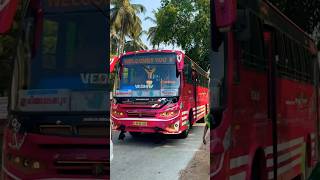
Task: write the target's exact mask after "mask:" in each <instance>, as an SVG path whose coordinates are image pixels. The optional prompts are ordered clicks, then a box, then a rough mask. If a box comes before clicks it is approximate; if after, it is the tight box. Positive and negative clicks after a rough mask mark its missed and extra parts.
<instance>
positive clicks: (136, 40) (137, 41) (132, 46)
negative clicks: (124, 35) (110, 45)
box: [124, 31, 148, 51]
mask: <svg viewBox="0 0 320 180" xmlns="http://www.w3.org/2000/svg"><path fill="white" fill-rule="evenodd" d="M143 34H146V31H141V32H140V33H139V34H131V35H129V36H130V38H131V40H129V41H126V43H125V45H124V49H125V51H138V50H146V49H148V47H147V46H146V45H145V44H144V43H143V42H142V40H141V36H142V35H143Z"/></svg>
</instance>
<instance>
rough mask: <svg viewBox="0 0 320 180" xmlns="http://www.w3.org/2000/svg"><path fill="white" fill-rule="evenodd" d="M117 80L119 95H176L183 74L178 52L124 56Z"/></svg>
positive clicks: (116, 89) (116, 88) (117, 94)
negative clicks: (178, 62)
mask: <svg viewBox="0 0 320 180" xmlns="http://www.w3.org/2000/svg"><path fill="white" fill-rule="evenodd" d="M121 62H122V67H120V68H118V74H119V76H118V79H117V81H116V83H115V96H116V97H174V96H178V94H179V87H180V75H179V72H178V71H177V68H176V55H175V54H144V55H135V56H128V57H124V58H122V60H121Z"/></svg>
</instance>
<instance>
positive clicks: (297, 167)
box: [210, 0, 320, 180]
mask: <svg viewBox="0 0 320 180" xmlns="http://www.w3.org/2000/svg"><path fill="white" fill-rule="evenodd" d="M215 2H216V4H217V3H219V0H217V1H215ZM263 2H264V4H265V5H270V3H268V2H266V1H263ZM226 3H227V1H226ZM233 3H234V4H229V6H230V7H226V6H224V8H225V9H227V10H228V9H233V10H234V11H236V9H234V7H235V5H236V2H235V1H233ZM216 6H217V5H216ZM221 7H222V5H221V6H219V7H216V8H218V11H217V9H216V11H217V12H216V13H218V14H217V18H218V19H217V21H220V22H218V23H217V26H221V25H228V24H229V25H230V23H231V25H233V24H232V23H233V21H230V20H231V19H232V18H228V17H233V15H232V14H233V13H235V12H229V13H231V14H230V15H225V16H224V17H226V18H225V19H226V20H227V22H226V23H225V24H224V23H223V22H222V20H223V18H221V19H219V18H220V17H223V16H222V15H221V14H222V13H221V12H219V11H222V10H221ZM219 8H220V9H219ZM268 10H273V11H275V8H274V6H269V8H268ZM276 12H277V13H280V12H279V11H278V10H276ZM219 13H220V14H219ZM219 16H220V17H219ZM283 16H284V15H283ZM285 19H287V17H285ZM287 20H288V21H289V19H287ZM289 22H290V23H291V25H292V27H293V28H296V29H297V30H299V31H301V34H300V35H301V37H304V38H305V39H307V40H309V36H308V35H306V33H305V32H303V31H302V30H301V29H300V28H298V27H297V26H296V25H295V24H294V23H293V22H291V21H289ZM226 34H227V44H228V46H227V59H226V62H227V65H226V75H225V76H226V82H225V83H226V88H225V89H226V94H227V103H226V107H225V110H224V112H223V118H222V120H221V124H220V125H219V126H218V127H217V128H215V129H213V130H212V131H211V144H210V153H211V155H210V156H211V166H210V167H211V169H210V173H211V179H212V180H216V179H251V174H252V172H251V171H252V169H253V166H254V164H253V160H254V158H255V157H257V154H258V153H257V152H260V151H261V152H262V155H261V156H258V157H259V160H260V162H261V163H262V166H261V167H262V171H263V172H264V173H265V177H262V178H265V179H274V177H273V168H274V165H273V161H272V160H273V152H272V121H271V119H270V117H269V115H268V110H269V107H268V105H269V104H268V103H269V100H270V99H269V94H268V93H269V91H268V88H269V84H268V81H269V79H268V71H267V70H265V71H263V70H260V71H259V70H256V69H254V68H248V67H246V66H245V65H244V64H243V63H238V62H237V61H239V62H240V61H241V60H242V59H241V57H240V53H239V52H238V51H239V46H240V44H239V43H237V40H236V38H235V37H234V33H233V32H227V33H226ZM264 40H265V43H270V44H269V45H270V46H271V45H272V44H271V41H272V38H271V34H270V33H267V32H266V33H264ZM270 48H272V47H270ZM314 52H315V48H314V43H313V42H311V41H310V53H311V54H313V53H314ZM266 53H267V54H268V55H269V53H271V54H270V55H272V53H273V52H271V51H270V52H266ZM270 58H274V57H273V56H270ZM268 61H269V59H268ZM235 67H236V68H235ZM236 71H238V73H236ZM234 76H238V78H239V81H237V82H235V81H234ZM316 91H319V89H315V86H314V85H313V84H311V83H305V82H301V81H297V80H292V79H288V78H285V77H280V76H277V78H276V97H277V101H276V104H277V106H276V107H277V110H276V111H277V120H278V121H277V124H278V174H279V175H278V179H292V178H294V177H296V176H297V175H299V174H303V173H304V169H303V168H302V167H304V166H305V164H304V163H305V161H304V158H303V157H304V156H305V155H306V157H307V162H308V163H309V165H310V167H311V168H312V167H314V165H315V164H316V162H317V157H318V156H319V154H318V152H316V149H317V148H316V147H317V144H316V142H317V141H316V138H318V137H317V136H318V132H317V128H316V126H315V124H316V122H317V112H319V111H320V109H317V107H319V106H317V104H316V102H317V101H316V98H319V97H316ZM312 144H313V145H312ZM308 146H309V147H310V148H311V149H305V147H308ZM312 151H314V154H313V153H312ZM305 153H307V154H305Z"/></svg>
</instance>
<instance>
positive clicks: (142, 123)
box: [133, 121, 148, 126]
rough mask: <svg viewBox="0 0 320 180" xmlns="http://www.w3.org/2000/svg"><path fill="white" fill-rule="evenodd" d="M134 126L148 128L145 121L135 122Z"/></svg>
mask: <svg viewBox="0 0 320 180" xmlns="http://www.w3.org/2000/svg"><path fill="white" fill-rule="evenodd" d="M133 125H134V126H147V125H148V123H147V122H145V121H133Z"/></svg>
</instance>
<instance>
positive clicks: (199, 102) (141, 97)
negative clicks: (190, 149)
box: [110, 50, 208, 138]
mask: <svg viewBox="0 0 320 180" xmlns="http://www.w3.org/2000/svg"><path fill="white" fill-rule="evenodd" d="M116 62H118V63H117V65H115V66H114V65H110V67H115V71H116V77H115V81H114V91H113V101H112V105H111V108H112V109H111V119H112V127H113V129H115V130H119V131H122V132H125V131H126V132H130V134H131V135H133V136H136V135H139V134H140V133H162V134H180V136H181V137H182V138H185V137H187V136H188V133H189V130H190V128H191V126H192V125H193V124H194V123H195V122H196V121H198V120H200V119H202V118H203V117H204V116H205V115H206V114H207V112H208V75H207V73H206V72H205V71H204V70H203V69H201V68H200V67H199V66H198V65H197V64H196V63H195V62H194V61H192V60H191V59H190V58H189V57H187V56H186V55H185V54H184V53H182V52H180V51H171V50H159V51H158V50H144V51H137V52H128V53H126V54H123V55H121V56H120V57H119V58H115V59H114V61H113V63H116Z"/></svg>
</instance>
